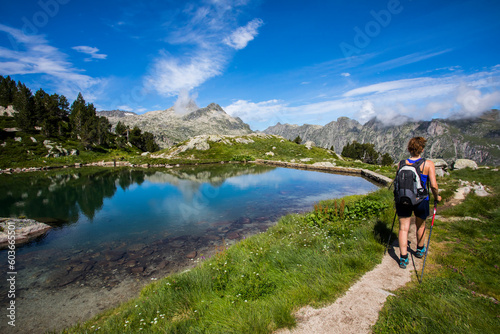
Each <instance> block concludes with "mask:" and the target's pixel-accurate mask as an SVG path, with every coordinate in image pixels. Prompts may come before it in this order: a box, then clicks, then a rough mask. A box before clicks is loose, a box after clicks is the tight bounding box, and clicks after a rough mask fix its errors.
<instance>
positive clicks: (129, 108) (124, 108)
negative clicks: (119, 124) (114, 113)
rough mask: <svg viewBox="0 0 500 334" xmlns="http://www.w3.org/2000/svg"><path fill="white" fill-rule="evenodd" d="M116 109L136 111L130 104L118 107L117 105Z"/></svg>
mask: <svg viewBox="0 0 500 334" xmlns="http://www.w3.org/2000/svg"><path fill="white" fill-rule="evenodd" d="M116 109H118V110H123V111H134V108H132V107H129V106H128V105H122V106H118V107H116Z"/></svg>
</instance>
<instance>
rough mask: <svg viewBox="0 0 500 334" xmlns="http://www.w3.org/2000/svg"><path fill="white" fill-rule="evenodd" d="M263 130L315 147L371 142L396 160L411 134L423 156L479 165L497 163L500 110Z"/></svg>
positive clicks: (337, 149) (404, 154)
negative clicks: (419, 140) (462, 116)
mask: <svg viewBox="0 0 500 334" xmlns="http://www.w3.org/2000/svg"><path fill="white" fill-rule="evenodd" d="M264 133H268V134H275V135H280V136H283V137H285V138H287V139H290V140H293V139H294V138H296V137H297V136H300V137H301V139H302V140H303V141H304V142H305V141H309V140H310V141H313V142H314V143H316V145H317V146H318V147H323V148H331V147H332V146H333V148H334V151H335V152H339V153H340V152H342V149H343V148H344V146H345V145H346V144H348V143H352V142H353V141H354V140H356V141H358V142H359V143H372V144H374V146H375V149H376V150H377V151H379V152H381V153H389V154H390V155H391V157H392V158H393V159H394V160H395V161H399V160H402V159H404V158H407V157H408V152H407V151H406V146H407V144H408V140H409V139H410V138H412V137H414V136H422V137H424V138H426V139H427V140H428V142H427V147H426V149H425V151H424V156H425V157H426V158H440V159H443V160H444V161H446V162H447V163H448V164H449V165H451V164H452V162H453V161H455V160H457V159H471V160H474V161H476V162H477V163H478V164H490V165H498V164H500V113H499V111H497V110H493V111H490V112H486V113H484V114H483V115H482V116H480V117H477V118H474V119H468V120H450V119H433V120H432V121H411V120H408V121H407V122H405V123H404V124H401V125H384V124H383V123H381V122H379V121H378V120H376V119H372V120H371V121H369V122H367V123H366V124H364V125H361V124H360V123H359V122H357V121H355V120H352V119H349V118H347V117H340V118H338V119H337V121H333V122H330V123H328V124H326V125H324V126H319V125H310V124H305V125H302V126H298V125H290V124H281V123H278V124H276V125H275V126H271V127H269V128H267V129H266V130H264Z"/></svg>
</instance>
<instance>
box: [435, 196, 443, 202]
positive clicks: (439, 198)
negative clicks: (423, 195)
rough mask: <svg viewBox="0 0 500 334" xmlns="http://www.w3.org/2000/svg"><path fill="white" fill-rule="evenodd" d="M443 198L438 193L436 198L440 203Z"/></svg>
mask: <svg viewBox="0 0 500 334" xmlns="http://www.w3.org/2000/svg"><path fill="white" fill-rule="evenodd" d="M441 200H442V198H441V196H439V195H438V197H437V198H436V202H438V203H439V202H441Z"/></svg>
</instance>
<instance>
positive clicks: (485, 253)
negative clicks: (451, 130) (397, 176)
mask: <svg viewBox="0 0 500 334" xmlns="http://www.w3.org/2000/svg"><path fill="white" fill-rule="evenodd" d="M458 179H462V180H468V181H476V182H481V183H483V184H486V185H488V186H489V187H490V188H491V189H492V190H493V192H494V193H493V195H492V196H489V197H478V196H475V195H469V196H468V197H467V199H466V200H465V202H463V203H462V204H461V205H458V206H455V207H452V208H450V209H448V210H446V211H444V212H442V215H443V216H445V217H451V216H453V217H467V216H469V217H475V218H479V219H481V221H479V222H478V221H471V220H464V219H462V220H458V221H453V222H451V221H450V222H445V219H443V220H439V219H438V220H436V222H435V225H434V229H433V233H432V240H431V244H430V245H431V246H430V251H429V256H428V258H427V262H426V268H425V273H424V277H425V279H424V281H423V283H422V284H419V283H418V281H417V280H416V279H415V280H413V281H412V282H411V283H410V284H409V285H408V286H407V287H406V288H404V289H401V290H399V291H397V292H396V296H394V297H389V299H388V301H387V303H386V305H385V307H384V309H383V310H382V312H381V314H380V318H379V320H378V322H377V324H376V325H375V327H374V332H375V333H450V332H453V333H498V330H499V328H500V305H499V304H498V300H499V299H500V268H499V264H500V263H499V262H500V255H499V254H500V197H499V192H500V182H499V181H500V178H499V176H498V172H492V171H488V170H485V169H481V170H476V171H471V170H460V171H455V172H452V180H449V181H448V182H447V184H446V185H445V187H450V186H452V187H456V185H457V182H456V180H458Z"/></svg>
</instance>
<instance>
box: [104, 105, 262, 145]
mask: <svg viewBox="0 0 500 334" xmlns="http://www.w3.org/2000/svg"><path fill="white" fill-rule="evenodd" d="M182 110H183V112H184V114H179V113H176V112H175V109H174V107H171V108H168V109H166V110H157V111H150V112H147V113H145V114H142V115H137V114H135V113H132V112H128V111H121V110H112V111H99V112H97V115H99V116H105V117H107V118H108V119H109V121H110V123H111V124H112V125H113V126H116V124H117V123H118V122H122V123H124V124H125V125H128V126H130V127H132V128H133V127H134V126H137V127H139V128H140V129H141V130H142V131H147V132H151V133H152V134H153V135H154V137H155V139H156V142H157V143H158V145H159V146H160V147H161V148H165V147H169V146H172V145H175V144H177V143H179V142H182V141H185V140H187V139H189V138H191V137H194V136H197V135H203V134H219V135H246V134H250V133H252V132H253V131H252V130H251V129H250V126H249V125H248V124H246V123H244V122H243V121H242V120H241V119H240V118H239V117H231V116H230V115H228V114H227V113H226V112H225V111H224V110H223V109H222V108H221V106H219V105H218V104H215V103H211V104H209V105H208V106H207V107H206V108H198V107H197V106H196V104H195V103H188V104H186V105H185V106H184V107H183V108H182Z"/></svg>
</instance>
